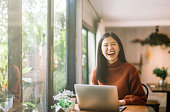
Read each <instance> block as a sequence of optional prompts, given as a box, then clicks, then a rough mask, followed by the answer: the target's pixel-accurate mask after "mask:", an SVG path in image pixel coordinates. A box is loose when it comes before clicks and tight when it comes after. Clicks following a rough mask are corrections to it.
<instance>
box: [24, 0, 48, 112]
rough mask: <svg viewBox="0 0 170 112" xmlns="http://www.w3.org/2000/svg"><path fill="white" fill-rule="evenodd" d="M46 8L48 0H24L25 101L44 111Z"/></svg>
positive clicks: (28, 105) (28, 104)
mask: <svg viewBox="0 0 170 112" xmlns="http://www.w3.org/2000/svg"><path fill="white" fill-rule="evenodd" d="M46 10H47V2H46V0H36V1H33V0H22V56H23V57H22V60H23V61H22V71H23V72H22V96H23V98H22V102H23V104H25V105H26V106H27V107H30V106H31V105H34V106H35V107H32V108H35V109H36V110H38V111H41V112H44V111H45V110H46V102H45V101H46V49H47V48H46V46H47V43H46V41H47V39H46V37H47V36H46V31H47V20H46V18H47V11H46ZM38 105H39V106H38Z"/></svg>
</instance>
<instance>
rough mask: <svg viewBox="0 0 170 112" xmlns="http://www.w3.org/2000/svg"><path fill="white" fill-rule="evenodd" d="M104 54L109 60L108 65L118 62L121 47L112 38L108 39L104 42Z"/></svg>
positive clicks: (102, 47)
mask: <svg viewBox="0 0 170 112" xmlns="http://www.w3.org/2000/svg"><path fill="white" fill-rule="evenodd" d="M101 49H102V53H103V55H104V56H105V58H106V59H107V61H108V63H110V64H112V63H114V62H116V61H117V60H118V54H119V51H120V49H119V45H118V43H117V41H116V40H115V39H113V38H112V37H107V38H105V39H104V40H103V42H102V46H101Z"/></svg>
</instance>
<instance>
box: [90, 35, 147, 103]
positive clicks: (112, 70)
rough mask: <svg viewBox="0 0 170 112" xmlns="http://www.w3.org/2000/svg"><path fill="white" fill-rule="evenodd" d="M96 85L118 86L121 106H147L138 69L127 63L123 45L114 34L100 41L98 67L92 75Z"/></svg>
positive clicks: (104, 36) (105, 36)
mask: <svg viewBox="0 0 170 112" xmlns="http://www.w3.org/2000/svg"><path fill="white" fill-rule="evenodd" d="M92 83H93V84H94V85H116V86H117V89H118V98H119V102H120V104H121V105H126V104H127V105H130V104H132V105H145V104H146V101H147V97H146V94H145V92H144V90H143V88H142V84H141V81H140V77H139V73H138V71H137V69H136V68H135V67H134V66H133V65H132V64H130V63H128V62H127V61H126V58H125V54H124V50H123V45H122V43H121V41H120V39H119V37H118V36H117V35H116V34H114V33H106V34H104V35H103V37H102V38H101V39H100V41H99V44H98V53H97V67H96V68H95V69H94V71H93V73H92Z"/></svg>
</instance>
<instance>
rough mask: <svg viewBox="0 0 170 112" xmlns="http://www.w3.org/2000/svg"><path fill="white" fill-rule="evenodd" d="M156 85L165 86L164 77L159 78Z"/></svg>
mask: <svg viewBox="0 0 170 112" xmlns="http://www.w3.org/2000/svg"><path fill="white" fill-rule="evenodd" d="M158 86H159V87H166V86H167V80H166V79H159V81H158Z"/></svg>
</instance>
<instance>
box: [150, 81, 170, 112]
mask: <svg viewBox="0 0 170 112" xmlns="http://www.w3.org/2000/svg"><path fill="white" fill-rule="evenodd" d="M147 85H148V87H149V89H150V90H151V91H152V92H164V93H167V99H166V112H170V84H168V85H167V87H159V86H158V84H154V83H147Z"/></svg>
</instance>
